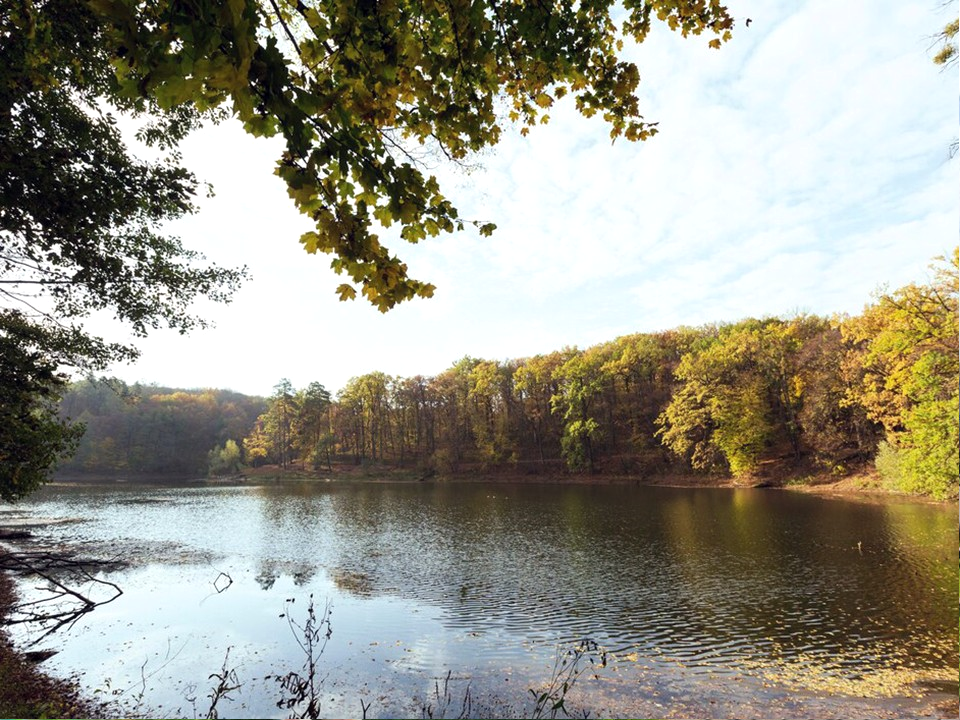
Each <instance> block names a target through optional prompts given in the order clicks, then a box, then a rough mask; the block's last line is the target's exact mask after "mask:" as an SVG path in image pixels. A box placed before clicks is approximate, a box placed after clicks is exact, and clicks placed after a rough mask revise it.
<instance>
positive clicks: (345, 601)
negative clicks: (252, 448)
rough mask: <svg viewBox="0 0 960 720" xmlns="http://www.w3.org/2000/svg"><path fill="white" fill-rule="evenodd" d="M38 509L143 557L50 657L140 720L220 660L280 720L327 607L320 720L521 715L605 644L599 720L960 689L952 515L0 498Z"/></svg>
mask: <svg viewBox="0 0 960 720" xmlns="http://www.w3.org/2000/svg"><path fill="white" fill-rule="evenodd" d="M41 519H42V520H45V521H55V522H54V523H51V524H46V525H38V526H37V527H36V529H35V531H34V532H35V533H36V535H37V542H38V543H40V544H41V545H60V544H62V545H65V546H68V547H73V548H80V549H81V551H82V552H83V553H85V554H87V555H92V556H96V557H102V558H113V557H116V558H118V559H120V560H124V561H127V562H129V563H130V564H129V565H128V566H127V567H124V568H122V569H119V570H115V571H112V572H110V573H108V574H107V575H106V577H107V579H109V580H110V581H112V582H114V583H116V584H117V585H118V586H119V587H121V588H122V590H123V595H122V596H120V597H119V598H117V599H116V600H115V601H113V602H111V603H109V604H106V605H103V606H101V607H99V608H97V609H96V610H95V611H94V612H92V613H90V614H88V615H86V616H85V617H84V618H83V619H81V620H80V621H79V622H78V623H76V624H75V625H74V626H73V627H72V628H70V629H69V630H61V631H60V632H58V633H56V634H55V635H53V636H50V637H49V638H47V639H45V640H44V641H43V642H42V643H41V644H40V645H39V647H49V648H54V649H58V650H59V651H60V652H59V653H58V654H57V655H55V656H54V657H53V658H51V659H50V660H48V661H46V663H45V664H44V666H43V667H44V668H45V669H47V670H48V671H49V672H52V673H54V674H59V675H74V674H76V675H78V676H79V680H80V682H81V684H82V685H83V686H84V687H85V688H86V689H87V690H88V691H89V692H97V693H99V694H100V695H101V696H103V697H106V698H112V699H116V700H118V701H120V702H122V703H124V704H125V705H124V706H125V707H126V712H128V713H129V712H132V710H134V709H139V710H140V711H141V712H146V713H150V714H152V715H157V714H162V715H164V716H172V715H177V714H179V715H194V714H197V713H200V714H204V713H205V712H206V710H207V709H208V708H209V704H210V700H209V698H208V697H207V696H208V695H209V693H210V692H211V687H212V686H213V685H214V684H215V682H216V679H215V678H213V679H211V675H212V674H213V673H219V672H220V671H221V668H222V667H223V666H224V660H225V653H227V650H228V648H229V656H228V658H227V667H228V669H231V670H234V671H235V673H236V678H237V680H238V681H239V683H240V684H241V687H240V689H239V690H237V691H234V692H233V693H231V695H230V699H224V700H221V701H220V703H219V704H218V706H217V710H218V712H219V713H220V716H221V717H284V716H285V713H286V712H288V711H286V710H284V709H280V708H278V707H277V701H278V700H279V699H280V691H281V688H280V686H279V685H278V683H277V681H276V680H275V679H274V676H276V675H278V674H280V675H282V674H284V673H286V672H288V671H291V670H293V671H300V670H301V668H302V666H303V663H304V660H305V655H304V652H303V651H302V650H301V648H300V646H299V645H298V636H297V633H296V632H295V630H296V628H295V627H291V626H290V625H289V621H290V620H293V621H295V622H296V623H299V624H301V625H302V623H303V622H305V620H306V618H307V608H308V605H309V603H310V598H311V596H312V597H313V599H314V602H315V604H316V611H317V614H318V615H320V614H322V612H323V610H324V608H325V607H326V606H327V605H328V604H329V607H330V612H331V615H330V629H331V630H332V634H331V636H330V638H329V640H328V642H327V644H326V646H325V649H324V651H323V654H322V656H321V657H320V659H319V665H318V667H319V676H318V678H317V679H318V680H322V682H323V685H322V692H321V693H320V701H321V715H323V716H333V717H342V716H345V715H346V716H359V715H361V712H362V711H361V702H362V703H363V704H364V706H366V705H369V709H368V710H367V716H368V717H382V716H396V715H415V716H420V715H421V714H423V711H422V708H423V706H424V705H426V704H429V705H430V711H431V712H432V713H434V714H437V713H438V702H437V698H436V696H435V692H436V688H437V685H438V683H440V685H441V686H442V683H443V680H444V678H446V677H447V676H448V673H449V686H448V687H449V690H450V694H451V696H452V698H453V700H452V704H453V705H455V706H456V707H455V708H453V709H450V710H447V713H448V714H449V715H452V716H454V717H456V716H457V715H458V714H459V712H460V706H459V703H460V701H461V699H462V697H463V696H464V693H465V692H466V691H467V689H468V688H469V692H470V696H471V700H472V704H471V712H472V713H475V714H480V715H483V714H488V715H501V714H509V713H513V714H516V715H521V716H522V715H525V714H527V713H529V712H530V711H531V706H532V702H533V698H532V696H531V694H530V693H529V689H531V688H540V687H541V686H543V684H544V683H545V682H547V681H548V680H549V679H550V677H551V675H554V674H555V672H554V665H555V663H556V662H557V661H558V658H561V659H562V658H565V657H568V656H566V655H565V653H566V652H568V651H569V650H570V648H572V647H573V646H575V644H576V643H577V642H578V641H580V640H581V639H584V638H589V639H590V640H592V641H594V642H595V643H596V644H597V646H598V648H599V649H598V650H597V651H596V652H594V653H591V654H589V655H587V656H585V657H584V658H582V659H581V660H580V665H579V667H583V668H586V669H587V672H585V673H584V674H583V675H582V676H581V677H580V679H579V681H578V682H577V684H576V686H575V687H574V689H572V690H571V691H570V692H569V694H568V697H567V705H569V706H571V707H573V708H577V709H580V710H587V711H590V712H591V713H592V714H593V715H601V716H633V717H638V716H645V717H651V716H655V717H705V716H706V717H733V716H736V717H791V716H794V717H795V716H805V717H902V716H905V715H909V714H911V713H923V712H929V709H930V707H931V706H932V703H933V702H935V701H942V700H944V699H945V698H949V697H953V698H954V700H955V698H956V696H957V692H958V689H957V667H958V646H957V619H958V596H957V587H958V563H957V557H958V533H957V526H958V518H957V508H956V507H955V506H943V505H930V504H922V503H912V502H906V501H902V500H889V501H887V500H885V501H883V502H859V501H852V500H844V499H825V498H820V497H815V496H810V495H804V494H799V493H791V492H783V491H772V490H759V489H751V490H747V489H744V490H729V489H709V488H700V489H686V488H683V489H681V488H660V487H625V486H593V485H504V484H469V483H462V484H460V483H458V484H442V483H437V484H433V483H416V484H387V483H366V484H338V483H317V482H314V483H309V482H302V483H282V484H269V485H264V486H231V487H225V486H201V487H156V486H154V487H144V486H136V485H132V484H130V485H126V484H125V485H115V486H110V487H90V486H60V487H51V488H47V489H45V490H44V491H42V492H41V493H40V494H38V495H36V496H35V497H33V498H31V499H30V501H29V502H24V503H21V504H20V505H17V506H13V507H3V508H0V525H4V524H10V523H16V522H33V521H37V520H41ZM36 586H38V583H37V582H29V581H28V582H23V583H21V584H20V587H21V590H22V592H23V593H24V594H25V596H26V597H30V598H32V597H38V596H39V593H40V590H38V589H37V587H36ZM90 592H96V593H100V595H104V593H103V592H102V589H96V588H92V589H91V590H90ZM291 601H292V602H291ZM15 637H16V639H17V640H19V641H21V642H23V641H26V640H28V639H29V637H30V636H29V634H28V633H26V632H24V631H22V630H18V631H17V633H16V635H15ZM601 652H602V653H605V654H604V655H603V656H602V657H603V658H605V660H606V662H605V664H603V665H602V664H601ZM591 660H593V661H594V662H595V663H596V664H595V665H590V661H591ZM561 661H562V660H561ZM267 676H271V677H269V678H267ZM265 678H267V679H265ZM441 694H442V693H441Z"/></svg>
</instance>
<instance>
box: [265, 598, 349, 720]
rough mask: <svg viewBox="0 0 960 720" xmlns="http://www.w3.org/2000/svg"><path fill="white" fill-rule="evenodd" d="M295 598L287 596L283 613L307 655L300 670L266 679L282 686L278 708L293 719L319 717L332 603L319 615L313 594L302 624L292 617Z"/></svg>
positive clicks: (330, 632)
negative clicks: (322, 660)
mask: <svg viewBox="0 0 960 720" xmlns="http://www.w3.org/2000/svg"><path fill="white" fill-rule="evenodd" d="M294 601H295V598H288V599H287V603H286V605H287V608H286V610H285V611H284V612H283V613H282V614H281V615H280V617H285V618H286V619H287V624H288V625H289V626H290V630H291V631H292V632H293V636H294V638H295V639H296V641H297V644H298V645H299V646H300V649H301V650H303V654H304V656H305V660H304V664H303V667H302V668H301V669H300V671H299V672H297V671H292V670H291V671H290V672H288V673H286V674H284V675H273V676H271V675H268V676H267V677H266V679H267V680H269V679H271V678H272V679H273V680H275V681H276V682H277V684H278V685H279V686H280V700H279V701H277V707H278V708H281V709H283V710H287V711H289V712H290V713H291V714H290V717H291V718H310V719H311V720H316V718H318V717H319V716H320V688H321V687H322V686H323V681H324V678H321V677H319V661H320V656H321V655H323V651H324V649H325V648H326V647H327V642H328V641H329V640H330V636H331V635H333V628H332V627H331V625H330V603H329V602H328V603H327V605H326V606H325V607H324V609H323V613H322V614H320V615H319V616H318V615H317V613H316V609H315V608H314V603H313V595H312V594H311V595H310V603H309V605H308V606H307V619H306V620H305V621H304V623H303V624H302V625H301V624H300V623H298V622H297V621H296V620H294V619H293V617H291V614H290V606H291V605H293V603H294Z"/></svg>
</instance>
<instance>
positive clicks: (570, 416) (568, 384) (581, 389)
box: [550, 348, 606, 472]
mask: <svg viewBox="0 0 960 720" xmlns="http://www.w3.org/2000/svg"><path fill="white" fill-rule="evenodd" d="M568 352H569V355H570V357H569V359H568V360H567V361H566V362H565V363H563V365H561V366H560V367H558V368H557V369H556V370H554V372H553V377H554V379H555V380H556V381H557V392H556V393H555V394H554V395H553V397H551V398H550V403H551V411H552V412H553V413H555V414H557V415H559V416H560V417H561V418H562V420H563V436H562V437H561V440H560V446H561V448H562V452H563V458H564V460H566V461H567V466H568V467H569V468H570V469H571V470H589V471H590V472H593V469H594V463H595V461H596V454H595V448H596V444H597V441H598V440H599V439H600V437H601V436H602V429H601V424H600V422H599V421H598V419H597V417H596V413H595V412H594V410H595V406H596V399H597V396H598V395H599V394H600V393H601V392H602V390H603V387H604V383H605V381H606V378H605V376H604V373H603V357H602V356H601V355H600V353H599V352H598V350H597V349H596V348H591V349H590V350H587V351H584V352H579V351H577V350H576V349H574V350H573V351H568Z"/></svg>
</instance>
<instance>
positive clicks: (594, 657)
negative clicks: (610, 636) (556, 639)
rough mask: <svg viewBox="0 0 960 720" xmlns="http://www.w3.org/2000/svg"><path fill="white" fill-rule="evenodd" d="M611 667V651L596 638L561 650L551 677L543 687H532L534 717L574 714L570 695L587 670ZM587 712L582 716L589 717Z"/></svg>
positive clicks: (532, 712)
mask: <svg viewBox="0 0 960 720" xmlns="http://www.w3.org/2000/svg"><path fill="white" fill-rule="evenodd" d="M606 666H607V653H606V651H605V650H604V649H603V648H601V647H600V645H598V644H597V643H596V641H594V640H590V639H589V638H584V639H583V640H581V641H580V642H578V643H577V644H576V645H575V646H573V647H572V648H569V649H567V650H565V651H563V652H561V651H559V650H558V651H557V655H556V657H555V659H554V661H553V672H552V673H551V675H550V680H549V681H548V682H547V684H546V685H545V686H544V687H543V688H541V689H540V690H534V689H532V688H531V689H530V694H531V695H532V696H533V699H534V706H533V710H532V711H531V712H530V714H529V716H528V717H530V718H544V717H549V718H556V717H557V714H558V713H563V714H564V715H565V716H566V717H570V716H571V715H570V712H569V710H568V708H567V706H566V700H567V694H568V693H569V692H570V691H571V690H572V689H573V686H574V685H576V684H577V681H578V680H579V679H580V677H581V676H582V675H583V674H584V673H585V672H587V671H589V670H593V669H599V668H604V667H606ZM588 716H589V713H588V712H584V713H583V715H582V717H584V718H585V717H588Z"/></svg>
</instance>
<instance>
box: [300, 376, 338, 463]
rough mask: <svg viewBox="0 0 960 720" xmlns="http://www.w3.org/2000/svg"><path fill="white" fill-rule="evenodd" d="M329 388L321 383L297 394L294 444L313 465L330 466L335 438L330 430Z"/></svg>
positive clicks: (315, 383)
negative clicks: (322, 464)
mask: <svg viewBox="0 0 960 720" xmlns="http://www.w3.org/2000/svg"><path fill="white" fill-rule="evenodd" d="M330 402H331V397H330V391H329V390H327V389H326V388H325V387H324V386H323V385H321V384H320V383H318V382H312V383H310V384H309V385H308V386H307V387H306V388H304V389H303V390H300V391H298V392H297V393H296V403H295V406H296V409H297V416H296V420H295V422H294V427H293V434H294V446H295V448H296V450H297V452H298V453H299V454H300V457H301V458H304V459H306V460H308V461H309V462H310V464H311V465H312V466H313V467H315V468H316V467H319V466H320V464H321V463H325V464H326V465H327V467H328V468H329V467H330V454H331V452H332V450H333V438H332V435H331V433H330V413H329V411H330Z"/></svg>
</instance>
